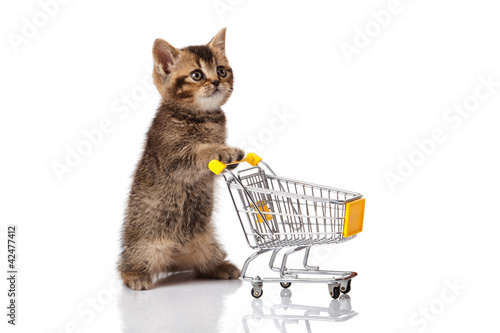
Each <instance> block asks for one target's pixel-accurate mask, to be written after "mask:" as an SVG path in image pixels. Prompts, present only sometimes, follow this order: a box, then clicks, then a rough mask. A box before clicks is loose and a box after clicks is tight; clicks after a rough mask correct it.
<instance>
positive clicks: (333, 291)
mask: <svg viewBox="0 0 500 333" xmlns="http://www.w3.org/2000/svg"><path fill="white" fill-rule="evenodd" d="M330 296H332V298H333V299H337V298H339V296H340V286H337V287H333V288H332V289H331V290H330Z"/></svg>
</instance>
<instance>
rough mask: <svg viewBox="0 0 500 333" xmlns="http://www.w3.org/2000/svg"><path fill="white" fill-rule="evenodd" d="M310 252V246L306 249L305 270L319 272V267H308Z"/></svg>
mask: <svg viewBox="0 0 500 333" xmlns="http://www.w3.org/2000/svg"><path fill="white" fill-rule="evenodd" d="M309 251H311V247H310V246H308V247H307V248H306V252H305V253H304V268H305V269H307V270H309V271H317V270H319V267H318V266H308V265H307V260H308V259H309Z"/></svg>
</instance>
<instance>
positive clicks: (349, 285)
mask: <svg viewBox="0 0 500 333" xmlns="http://www.w3.org/2000/svg"><path fill="white" fill-rule="evenodd" d="M340 291H341V292H342V293H343V294H347V293H348V292H350V291H351V280H349V282H347V287H342V288H340Z"/></svg>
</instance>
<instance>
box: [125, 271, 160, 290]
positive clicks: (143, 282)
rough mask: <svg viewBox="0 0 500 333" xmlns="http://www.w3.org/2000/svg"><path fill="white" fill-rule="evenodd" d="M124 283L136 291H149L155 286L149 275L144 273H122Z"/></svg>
mask: <svg viewBox="0 0 500 333" xmlns="http://www.w3.org/2000/svg"><path fill="white" fill-rule="evenodd" d="M122 280H123V283H124V284H125V285H126V286H127V287H129V288H131V289H134V290H148V289H151V287H152V286H153V281H152V279H151V276H150V275H149V274H144V273H122Z"/></svg>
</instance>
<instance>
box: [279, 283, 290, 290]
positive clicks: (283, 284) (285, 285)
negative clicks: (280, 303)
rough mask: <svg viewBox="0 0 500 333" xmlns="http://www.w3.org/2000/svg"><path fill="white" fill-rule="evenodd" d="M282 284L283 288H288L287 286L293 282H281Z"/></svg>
mask: <svg viewBox="0 0 500 333" xmlns="http://www.w3.org/2000/svg"><path fill="white" fill-rule="evenodd" d="M280 285H281V286H282V287H283V288H285V289H287V288H290V286H291V285H292V283H291V282H280Z"/></svg>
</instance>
